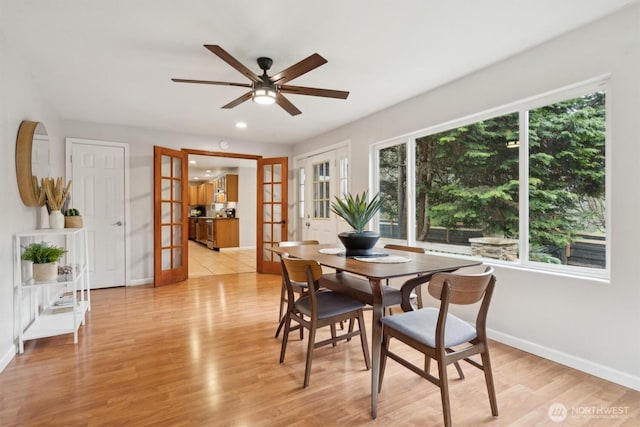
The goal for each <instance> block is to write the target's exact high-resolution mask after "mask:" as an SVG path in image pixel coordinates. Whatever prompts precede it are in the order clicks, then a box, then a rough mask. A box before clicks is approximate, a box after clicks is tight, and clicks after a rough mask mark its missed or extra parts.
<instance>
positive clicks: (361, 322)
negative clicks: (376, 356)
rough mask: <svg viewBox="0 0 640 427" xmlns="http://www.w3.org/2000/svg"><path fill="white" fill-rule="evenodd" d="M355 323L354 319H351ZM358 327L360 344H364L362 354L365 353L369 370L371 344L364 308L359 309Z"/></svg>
mask: <svg viewBox="0 0 640 427" xmlns="http://www.w3.org/2000/svg"><path fill="white" fill-rule="evenodd" d="M351 323H353V319H352V320H351ZM358 329H359V330H360V344H361V345H362V354H364V364H365V366H366V367H367V370H369V369H371V357H370V356H369V344H368V343H367V330H366V329H365V327H364V315H363V314H362V310H359V311H358Z"/></svg>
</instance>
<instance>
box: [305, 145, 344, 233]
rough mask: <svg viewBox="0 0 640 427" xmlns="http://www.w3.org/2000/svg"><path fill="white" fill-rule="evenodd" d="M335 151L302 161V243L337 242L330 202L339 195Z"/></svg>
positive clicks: (335, 224)
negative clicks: (312, 241)
mask: <svg viewBox="0 0 640 427" xmlns="http://www.w3.org/2000/svg"><path fill="white" fill-rule="evenodd" d="M337 166H338V165H337V163H336V153H335V151H330V152H326V153H322V154H318V155H315V156H312V157H308V158H306V159H305V160H304V161H303V162H302V163H301V167H304V177H305V182H304V218H303V220H302V225H303V227H302V238H303V240H317V241H319V242H320V243H335V242H336V241H337V237H336V236H337V221H336V220H335V215H334V214H333V213H331V208H330V207H331V201H332V200H333V198H334V196H335V195H337V194H339V190H338V185H339V174H338V167H337Z"/></svg>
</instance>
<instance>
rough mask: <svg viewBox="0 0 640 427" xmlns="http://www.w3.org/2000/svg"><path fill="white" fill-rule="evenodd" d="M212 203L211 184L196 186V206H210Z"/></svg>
mask: <svg viewBox="0 0 640 427" xmlns="http://www.w3.org/2000/svg"><path fill="white" fill-rule="evenodd" d="M212 203H213V183H211V182H205V183H204V184H200V185H199V186H198V204H199V205H210V204H212Z"/></svg>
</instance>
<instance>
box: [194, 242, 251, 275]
mask: <svg viewBox="0 0 640 427" xmlns="http://www.w3.org/2000/svg"><path fill="white" fill-rule="evenodd" d="M255 271H256V251H255V249H241V248H223V249H220V250H219V251H213V250H211V249H208V248H207V247H206V246H203V245H201V244H200V243H196V242H194V241H193V240H189V278H190V279H192V278H195V277H203V276H210V275H216V274H231V273H255Z"/></svg>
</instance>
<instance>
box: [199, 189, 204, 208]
mask: <svg viewBox="0 0 640 427" xmlns="http://www.w3.org/2000/svg"><path fill="white" fill-rule="evenodd" d="M198 204H199V205H204V184H200V185H198Z"/></svg>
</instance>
